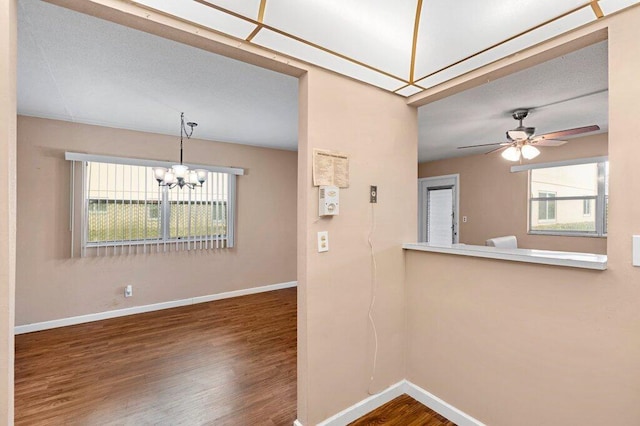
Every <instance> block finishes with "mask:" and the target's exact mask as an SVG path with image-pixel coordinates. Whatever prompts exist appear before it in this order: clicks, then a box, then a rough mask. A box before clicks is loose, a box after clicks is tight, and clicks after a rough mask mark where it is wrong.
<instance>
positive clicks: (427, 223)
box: [418, 174, 460, 244]
mask: <svg viewBox="0 0 640 426" xmlns="http://www.w3.org/2000/svg"><path fill="white" fill-rule="evenodd" d="M459 180H460V175H459V174H454V175H445V176H434V177H429V178H422V179H418V191H419V193H418V222H419V226H418V241H419V242H428V243H432V244H457V243H458V240H459V235H458V234H459V232H458V229H459V228H458V205H459Z"/></svg>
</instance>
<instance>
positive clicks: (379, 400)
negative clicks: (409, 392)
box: [318, 380, 405, 426]
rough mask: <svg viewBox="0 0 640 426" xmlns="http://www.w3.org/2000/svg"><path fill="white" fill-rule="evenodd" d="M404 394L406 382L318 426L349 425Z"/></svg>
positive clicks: (387, 389) (355, 405)
mask: <svg viewBox="0 0 640 426" xmlns="http://www.w3.org/2000/svg"><path fill="white" fill-rule="evenodd" d="M403 393H405V392H404V380H402V381H400V382H398V383H396V384H395V385H391V386H389V387H388V388H386V389H385V390H383V391H382V392H379V393H377V394H375V395H371V396H370V397H368V398H366V399H363V400H362V401H360V402H358V403H356V404H354V405H352V406H351V407H349V408H347V409H346V410H342V411H340V412H339V413H338V414H336V415H335V416H332V417H329V418H328V419H326V420H324V421H322V422H320V423H318V426H341V425H346V424H349V423H351V422H353V421H355V420H358V419H359V418H360V417H362V416H364V415H365V414H367V413H370V412H371V411H373V410H375V409H376V408H378V407H381V406H383V405H384V404H386V403H387V402H389V401H391V400H392V399H394V398H397V397H399V396H400V395H402V394H403Z"/></svg>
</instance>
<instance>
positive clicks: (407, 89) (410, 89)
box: [396, 86, 422, 96]
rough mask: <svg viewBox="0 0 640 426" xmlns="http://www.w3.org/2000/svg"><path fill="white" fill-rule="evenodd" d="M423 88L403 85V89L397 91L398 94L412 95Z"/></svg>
mask: <svg viewBox="0 0 640 426" xmlns="http://www.w3.org/2000/svg"><path fill="white" fill-rule="evenodd" d="M421 91H422V89H421V88H419V87H416V86H407V87H403V88H402V89H400V90H398V91H396V93H397V94H398V95H402V96H411V95H415V94H416V93H419V92H421Z"/></svg>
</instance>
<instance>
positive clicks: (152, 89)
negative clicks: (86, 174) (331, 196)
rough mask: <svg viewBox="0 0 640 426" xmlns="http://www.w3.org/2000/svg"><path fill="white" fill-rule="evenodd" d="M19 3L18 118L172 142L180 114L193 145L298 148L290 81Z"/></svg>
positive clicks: (294, 90)
mask: <svg viewBox="0 0 640 426" xmlns="http://www.w3.org/2000/svg"><path fill="white" fill-rule="evenodd" d="M242 3H243V4H244V3H245V2H242ZM246 3H247V4H248V3H250V2H246ZM18 4H19V9H18V112H19V113H20V114H23V115H32V116H38V117H48V118H54V119H60V120H66V121H75V122H81V123H88V124H98V125H103V126H109V127H118V128H125V129H133V130H141V131H149V132H154V133H162V134H168V135H179V134H180V112H183V111H184V112H185V117H186V118H187V119H188V120H189V121H195V122H197V123H198V124H199V125H198V127H197V128H196V130H195V133H194V137H197V138H199V139H208V140H220V141H225V142H237V143H242V144H248V145H258V146H268V147H271V148H282V149H290V150H295V149H297V147H298V142H297V140H298V134H297V132H298V130H297V124H298V118H297V117H298V80H297V79H296V78H293V77H290V76H286V75H283V74H278V73H275V72H273V71H269V70H266V69H262V68H259V67H256V66H253V65H249V64H245V63H242V62H239V61H235V60H233V59H229V58H226V57H223V56H219V55H214V54H211V53H209V52H205V51H202V50H199V49H196V48H193V47H190V46H186V45H183V44H180V43H176V42H173V41H170V40H166V39H162V38H159V37H156V36H152V35H150V34H147V33H143V32H140V31H136V30H133V29H130V28H127V27H123V26H120V25H116V24H113V23H111V22H107V21H102V20H100V19H97V18H94V17H91V16H87V15H83V14H80V13H77V12H74V11H71V10H67V9H64V8H61V7H58V6H53V5H51V4H48V3H44V2H41V1H38V0H20V1H19V3H18Z"/></svg>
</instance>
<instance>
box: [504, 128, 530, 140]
mask: <svg viewBox="0 0 640 426" xmlns="http://www.w3.org/2000/svg"><path fill="white" fill-rule="evenodd" d="M507 137H509V138H510V139H511V140H514V141H521V140H525V139H527V138H528V137H529V135H528V134H527V132H525V131H524V130H509V131H508V132H507Z"/></svg>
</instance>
